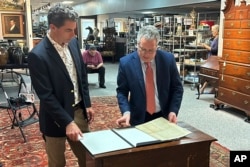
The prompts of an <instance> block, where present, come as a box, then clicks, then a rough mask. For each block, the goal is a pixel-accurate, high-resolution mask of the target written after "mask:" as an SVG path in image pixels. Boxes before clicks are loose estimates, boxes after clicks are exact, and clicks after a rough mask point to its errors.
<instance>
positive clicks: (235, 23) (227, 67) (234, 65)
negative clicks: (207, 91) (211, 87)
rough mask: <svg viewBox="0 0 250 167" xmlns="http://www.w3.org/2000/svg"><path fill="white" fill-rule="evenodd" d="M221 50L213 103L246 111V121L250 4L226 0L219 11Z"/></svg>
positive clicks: (249, 115) (249, 118)
mask: <svg viewBox="0 0 250 167" xmlns="http://www.w3.org/2000/svg"><path fill="white" fill-rule="evenodd" d="M223 12H224V16H225V20H224V30H223V51H222V58H221V60H220V61H219V86H218V92H216V98H215V105H216V106H217V107H218V108H220V107H221V106H223V105H221V104H226V105H229V106H232V107H234V108H237V109H239V110H242V111H244V112H245V113H246V116H247V119H246V121H250V5H247V4H246V1H244V0H243V1H240V4H235V0H227V1H226V7H225V9H224V10H223Z"/></svg>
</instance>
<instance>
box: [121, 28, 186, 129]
mask: <svg viewBox="0 0 250 167" xmlns="http://www.w3.org/2000/svg"><path fill="white" fill-rule="evenodd" d="M159 40H160V34H159V31H158V30H157V28H155V27H154V26H144V27H142V28H141V29H140V31H139V33H138V36H137V41H138V43H137V47H138V50H137V51H135V52H133V53H130V54H128V55H126V56H124V57H122V58H121V59H120V64H119V69H118V76H117V89H116V91H117V100H118V104H119V108H120V111H121V113H122V117H121V118H119V119H117V120H116V124H117V125H118V126H125V127H126V126H134V125H138V124H141V123H145V122H148V121H151V120H153V119H155V118H158V117H164V118H166V119H168V120H169V121H170V122H173V123H176V122H177V114H178V112H179V109H180V106H181V102H182V96H183V86H182V82H181V79H180V75H179V72H178V69H177V66H176V61H175V58H174V56H173V55H172V54H171V53H168V52H166V51H163V50H157V46H158V43H159ZM149 87H150V89H149ZM152 90H153V92H152ZM150 93H151V94H150ZM152 102H153V103H152Z"/></svg>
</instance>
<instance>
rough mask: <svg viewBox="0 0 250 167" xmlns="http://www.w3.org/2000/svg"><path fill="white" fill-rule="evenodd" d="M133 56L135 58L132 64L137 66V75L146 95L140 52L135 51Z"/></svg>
mask: <svg viewBox="0 0 250 167" xmlns="http://www.w3.org/2000/svg"><path fill="white" fill-rule="evenodd" d="M133 57H134V58H133V64H132V65H133V67H135V73H136V75H137V77H138V78H139V85H140V88H141V90H142V92H143V94H144V96H145V97H146V92H145V83H144V77H143V71H142V66H141V61H140V58H139V55H138V53H137V52H135V54H134V56H133Z"/></svg>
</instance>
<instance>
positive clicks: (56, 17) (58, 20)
mask: <svg viewBox="0 0 250 167" xmlns="http://www.w3.org/2000/svg"><path fill="white" fill-rule="evenodd" d="M77 19H78V14H77V13H76V12H75V11H74V10H73V8H72V7H67V6H64V5H62V4H56V5H55V6H53V7H51V8H50V10H49V12H48V24H49V25H50V24H54V25H55V26H56V27H57V28H59V27H61V26H63V25H64V22H65V21H66V20H71V21H77Z"/></svg>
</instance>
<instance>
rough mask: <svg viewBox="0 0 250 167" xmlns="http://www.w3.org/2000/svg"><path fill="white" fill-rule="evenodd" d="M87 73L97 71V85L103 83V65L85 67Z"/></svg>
mask: <svg viewBox="0 0 250 167" xmlns="http://www.w3.org/2000/svg"><path fill="white" fill-rule="evenodd" d="M87 73H98V75H99V76H98V77H99V78H98V80H99V85H104V83H105V67H103V66H102V67H100V68H98V69H92V68H88V67H87Z"/></svg>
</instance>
